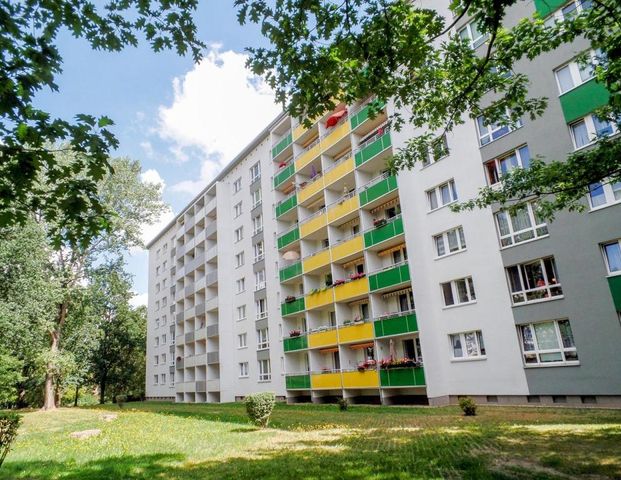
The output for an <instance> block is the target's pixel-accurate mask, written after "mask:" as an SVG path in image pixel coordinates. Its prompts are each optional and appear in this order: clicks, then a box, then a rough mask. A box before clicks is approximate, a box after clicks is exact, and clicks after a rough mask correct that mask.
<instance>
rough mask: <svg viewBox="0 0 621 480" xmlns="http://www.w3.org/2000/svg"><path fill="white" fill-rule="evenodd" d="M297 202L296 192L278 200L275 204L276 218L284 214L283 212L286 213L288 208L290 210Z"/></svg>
mask: <svg viewBox="0 0 621 480" xmlns="http://www.w3.org/2000/svg"><path fill="white" fill-rule="evenodd" d="M297 204H298V196H297V194H295V195H293V196H291V197H289V198H287V199H286V200H284V201H282V202H280V203H279V204H278V205H276V218H278V217H280V216H281V215H284V214H285V213H287V212H288V211H289V210H291V209H292V208H295V207H296V206H297Z"/></svg>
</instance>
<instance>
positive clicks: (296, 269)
mask: <svg viewBox="0 0 621 480" xmlns="http://www.w3.org/2000/svg"><path fill="white" fill-rule="evenodd" d="M278 273H279V275H280V281H281V282H284V281H286V280H290V279H292V278H295V277H297V276H298V275H302V262H298V263H294V264H293V265H289V266H288V267H285V268H281V269H280V271H279V272H278Z"/></svg>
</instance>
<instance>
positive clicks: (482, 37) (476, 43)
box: [457, 20, 489, 48]
mask: <svg viewBox="0 0 621 480" xmlns="http://www.w3.org/2000/svg"><path fill="white" fill-rule="evenodd" d="M475 23H476V20H472V21H470V22H468V23H467V24H466V25H464V26H463V27H462V28H460V29H459V30H458V31H457V35H458V36H459V37H460V38H464V37H463V36H462V32H466V37H467V38H468V40H469V41H470V47H471V48H477V47H480V46H481V45H483V44H484V43H485V41H486V40H487V39H488V38H489V34H488V33H479V36H478V37H477V38H474V35H473V28H472V26H473V25H474V24H475ZM476 30H477V31H478V30H479V29H478V27H477V29H476Z"/></svg>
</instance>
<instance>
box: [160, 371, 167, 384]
mask: <svg viewBox="0 0 621 480" xmlns="http://www.w3.org/2000/svg"><path fill="white" fill-rule="evenodd" d="M160 383H161V384H162V385H166V374H165V373H161V374H160Z"/></svg>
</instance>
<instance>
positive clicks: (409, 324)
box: [375, 313, 418, 337]
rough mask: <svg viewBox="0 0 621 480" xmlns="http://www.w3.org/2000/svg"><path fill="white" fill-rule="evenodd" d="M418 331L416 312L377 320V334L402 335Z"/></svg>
mask: <svg viewBox="0 0 621 480" xmlns="http://www.w3.org/2000/svg"><path fill="white" fill-rule="evenodd" d="M413 332H418V322H417V321H416V313H410V314H408V315H401V316H398V317H391V318H385V319H382V320H376V321H375V336H376V337H386V336H388V335H401V334H404V333H413Z"/></svg>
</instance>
